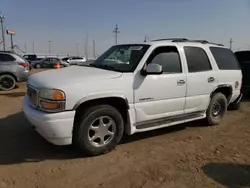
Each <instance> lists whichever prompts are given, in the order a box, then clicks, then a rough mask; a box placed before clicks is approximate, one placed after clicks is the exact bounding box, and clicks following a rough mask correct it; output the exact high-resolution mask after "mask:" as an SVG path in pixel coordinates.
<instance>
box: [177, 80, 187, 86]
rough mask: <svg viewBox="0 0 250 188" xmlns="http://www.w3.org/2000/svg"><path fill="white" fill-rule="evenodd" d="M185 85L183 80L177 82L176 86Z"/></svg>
mask: <svg viewBox="0 0 250 188" xmlns="http://www.w3.org/2000/svg"><path fill="white" fill-rule="evenodd" d="M185 83H186V82H185V80H178V81H177V85H178V86H180V85H183V84H185Z"/></svg>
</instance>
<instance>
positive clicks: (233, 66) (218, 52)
mask: <svg viewBox="0 0 250 188" xmlns="http://www.w3.org/2000/svg"><path fill="white" fill-rule="evenodd" d="M210 50H211V52H212V54H213V56H214V59H215V61H216V63H217V65H218V67H219V69H220V70H239V69H240V66H239V63H238V61H237V59H236V57H235V56H234V54H233V52H232V51H231V50H229V49H226V48H218V47H210Z"/></svg>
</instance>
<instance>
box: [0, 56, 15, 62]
mask: <svg viewBox="0 0 250 188" xmlns="http://www.w3.org/2000/svg"><path fill="white" fill-rule="evenodd" d="M15 60H16V59H15V58H14V57H12V56H11V55H9V54H0V61H15Z"/></svg>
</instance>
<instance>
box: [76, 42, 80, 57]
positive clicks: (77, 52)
mask: <svg viewBox="0 0 250 188" xmlns="http://www.w3.org/2000/svg"><path fill="white" fill-rule="evenodd" d="M78 45H79V44H78V43H76V54H77V55H79V51H78Z"/></svg>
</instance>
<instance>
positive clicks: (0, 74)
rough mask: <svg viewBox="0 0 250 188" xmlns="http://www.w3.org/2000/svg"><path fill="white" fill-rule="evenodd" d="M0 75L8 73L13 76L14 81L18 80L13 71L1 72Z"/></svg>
mask: <svg viewBox="0 0 250 188" xmlns="http://www.w3.org/2000/svg"><path fill="white" fill-rule="evenodd" d="M2 75H10V76H13V77H14V78H15V81H16V82H18V79H17V76H16V75H15V74H14V73H12V72H1V73H0V76H2Z"/></svg>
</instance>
